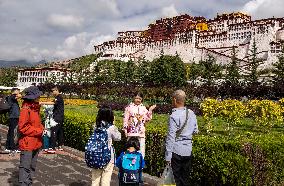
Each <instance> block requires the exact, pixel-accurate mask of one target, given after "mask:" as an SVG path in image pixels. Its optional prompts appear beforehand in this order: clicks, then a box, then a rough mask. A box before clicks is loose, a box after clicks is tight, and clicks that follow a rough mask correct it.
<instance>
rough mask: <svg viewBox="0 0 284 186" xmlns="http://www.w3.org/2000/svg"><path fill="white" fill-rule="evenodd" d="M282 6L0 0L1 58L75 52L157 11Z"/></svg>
mask: <svg viewBox="0 0 284 186" xmlns="http://www.w3.org/2000/svg"><path fill="white" fill-rule="evenodd" d="M67 4H68V6H67ZM282 7H284V1H283V0H198V1H188V0H179V1H176V0H160V1H151V3H149V0H80V1H77V0H61V1H56V2H55V1H49V0H29V1H23V0H13V1H8V0H0V25H1V26H0V33H1V34H0V59H2V60H3V59H4V60H18V59H26V60H28V61H39V60H42V59H45V60H49V61H52V60H55V59H56V60H59V59H68V58H73V57H79V56H82V55H86V54H89V53H91V52H93V46H94V45H97V44H101V43H103V42H105V41H108V40H112V39H114V38H115V37H116V36H117V35H116V34H117V32H119V31H127V30H143V29H147V26H148V25H149V24H150V23H153V22H154V21H155V20H157V19H160V18H162V17H172V16H176V15H179V14H185V13H186V14H190V15H193V16H204V17H206V18H213V17H215V16H216V14H217V13H229V12H233V11H247V12H249V13H250V14H252V18H253V19H259V18H269V17H272V16H276V17H284V15H283V14H284V11H283V10H282Z"/></svg>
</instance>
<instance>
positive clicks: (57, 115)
mask: <svg viewBox="0 0 284 186" xmlns="http://www.w3.org/2000/svg"><path fill="white" fill-rule="evenodd" d="M51 91H52V95H53V96H54V101H52V102H41V103H40V104H41V105H54V108H53V119H54V121H55V122H56V123H57V124H56V125H55V126H53V127H51V128H50V132H51V134H50V135H51V137H50V149H49V150H48V151H47V152H48V153H52V154H53V153H56V148H57V149H58V150H60V151H62V150H63V148H62V146H63V144H64V131H63V122H64V100H63V97H62V95H61V94H60V90H59V87H58V86H54V87H53V88H52V89H51Z"/></svg>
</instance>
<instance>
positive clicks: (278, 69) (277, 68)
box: [273, 44, 284, 85]
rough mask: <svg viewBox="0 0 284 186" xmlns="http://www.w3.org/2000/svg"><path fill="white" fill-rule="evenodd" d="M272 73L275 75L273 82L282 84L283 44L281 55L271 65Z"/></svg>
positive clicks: (283, 72) (283, 74) (283, 75)
mask: <svg viewBox="0 0 284 186" xmlns="http://www.w3.org/2000/svg"><path fill="white" fill-rule="evenodd" d="M273 67H274V69H273V73H274V74H275V75H274V77H273V80H274V82H278V83H279V82H282V85H283V83H284V44H283V45H282V51H281V54H280V55H279V56H278V61H277V62H276V63H274V64H273Z"/></svg>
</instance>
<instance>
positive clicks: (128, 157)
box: [116, 137, 145, 186]
mask: <svg viewBox="0 0 284 186" xmlns="http://www.w3.org/2000/svg"><path fill="white" fill-rule="evenodd" d="M139 150H140V144H139V139H138V138H137V137H130V138H129V139H128V141H127V143H126V151H125V152H122V153H121V154H120V156H119V157H118V158H117V160H116V166H117V167H118V168H119V173H118V179H119V185H120V186H124V185H131V186H136V185H137V186H139V185H141V184H142V183H143V181H142V170H143V168H144V166H145V162H144V159H143V156H142V154H141V153H140V152H138V151H139Z"/></svg>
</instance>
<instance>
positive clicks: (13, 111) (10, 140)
mask: <svg viewBox="0 0 284 186" xmlns="http://www.w3.org/2000/svg"><path fill="white" fill-rule="evenodd" d="M21 97H22V96H21V94H20V90H19V89H18V88H12V90H11V95H10V96H9V97H7V101H8V104H9V107H10V108H9V130H8V134H7V141H6V150H5V152H8V153H9V152H11V151H15V152H19V151H18V148H17V141H15V140H16V139H15V136H18V134H17V133H18V130H17V128H18V123H19V116H20V107H19V103H18V99H20V98H21Z"/></svg>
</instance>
